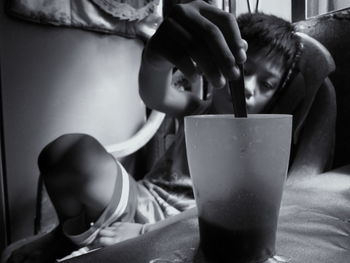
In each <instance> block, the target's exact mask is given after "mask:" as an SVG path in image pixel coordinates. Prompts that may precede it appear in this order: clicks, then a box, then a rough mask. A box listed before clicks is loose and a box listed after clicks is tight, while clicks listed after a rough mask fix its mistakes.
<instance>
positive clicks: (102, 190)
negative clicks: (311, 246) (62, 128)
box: [9, 134, 117, 262]
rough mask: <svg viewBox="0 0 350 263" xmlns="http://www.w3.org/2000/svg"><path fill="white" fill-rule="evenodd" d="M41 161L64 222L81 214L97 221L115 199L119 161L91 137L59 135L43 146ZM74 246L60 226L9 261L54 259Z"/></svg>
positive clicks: (45, 181)
mask: <svg viewBox="0 0 350 263" xmlns="http://www.w3.org/2000/svg"><path fill="white" fill-rule="evenodd" d="M38 164H39V169H40V172H41V176H43V179H44V183H45V185H46V188H47V191H48V193H49V196H50V198H51V200H52V202H53V205H54V207H55V209H56V212H57V214H58V217H59V219H60V222H61V223H62V222H64V220H67V219H69V218H71V217H75V216H78V215H79V214H81V213H85V215H86V217H87V218H88V220H89V221H94V220H95V219H96V218H97V217H98V216H99V215H100V214H101V212H102V211H103V209H104V208H105V207H106V206H107V204H108V202H109V200H110V199H111V196H112V194H113V191H114V183H115V180H116V177H117V167H116V163H115V160H114V159H113V157H112V156H111V155H109V154H108V153H107V152H106V151H105V149H104V148H103V146H102V145H101V144H100V143H99V142H98V141H97V140H95V139H94V138H92V137H91V136H88V135H83V134H68V135H63V136H61V137H59V138H58V139H56V140H55V141H53V142H51V143H50V144H48V145H47V146H46V147H45V148H44V149H43V151H42V152H41V153H40V156H39V160H38ZM74 249H75V246H74V245H73V244H72V243H71V242H70V241H69V240H68V239H66V238H65V237H64V235H63V233H62V229H61V225H60V226H58V227H57V228H56V229H55V230H54V231H53V232H51V233H49V234H47V235H45V236H43V237H42V238H40V239H38V240H36V241H34V242H31V243H29V244H28V245H26V246H23V247H21V248H19V249H18V250H16V251H14V253H13V254H12V256H11V258H10V260H9V262H54V260H55V259H56V258H59V257H62V256H65V255H67V254H69V253H70V252H71V251H72V250H74Z"/></svg>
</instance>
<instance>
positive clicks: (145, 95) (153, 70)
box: [139, 57, 200, 117]
mask: <svg viewBox="0 0 350 263" xmlns="http://www.w3.org/2000/svg"><path fill="white" fill-rule="evenodd" d="M172 70H173V69H172V67H171V65H167V64H165V63H164V66H163V67H159V66H154V65H152V64H151V63H149V62H148V61H147V59H146V58H144V57H143V58H142V63H141V67H140V72H139V93H140V96H141V98H142V100H143V101H144V103H145V104H146V106H147V107H148V108H151V109H155V110H158V111H161V112H164V113H166V114H169V115H171V116H175V117H179V116H184V115H187V114H189V113H191V112H193V111H194V110H195V109H196V108H198V107H199V105H200V99H199V98H198V97H196V95H194V94H192V93H191V92H188V91H182V90H179V89H176V88H175V87H173V86H172V85H171V81H172Z"/></svg>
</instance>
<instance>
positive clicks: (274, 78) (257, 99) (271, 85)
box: [213, 51, 284, 114]
mask: <svg viewBox="0 0 350 263" xmlns="http://www.w3.org/2000/svg"><path fill="white" fill-rule="evenodd" d="M276 61H277V62H276ZM281 61H282V58H281V60H276V59H269V58H268V57H267V56H266V55H265V52H260V53H256V52H255V53H252V54H250V53H249V51H248V57H247V61H246V63H245V65H244V83H245V100H246V104H247V111H248V113H250V114H255V113H261V111H262V110H263V109H264V108H265V107H266V105H267V104H268V103H269V102H270V100H271V99H272V97H273V95H274V94H275V93H276V91H277V89H278V87H279V85H280V82H281V80H282V77H283V73H284V70H283V68H282V62H281ZM213 105H214V108H215V110H216V111H217V112H218V113H220V114H230V113H233V107H232V102H231V96H230V91H229V89H228V88H222V89H214V91H213Z"/></svg>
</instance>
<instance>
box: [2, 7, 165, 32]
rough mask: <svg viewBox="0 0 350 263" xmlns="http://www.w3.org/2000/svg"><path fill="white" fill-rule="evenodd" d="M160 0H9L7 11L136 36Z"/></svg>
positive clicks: (31, 18)
mask: <svg viewBox="0 0 350 263" xmlns="http://www.w3.org/2000/svg"><path fill="white" fill-rule="evenodd" d="M158 4H159V0H60V1H54V0H36V1H31V0H11V1H10V0H8V1H7V5H6V10H7V12H8V14H10V15H12V16H16V17H18V18H21V19H24V20H27V21H31V22H35V23H41V24H49V25H55V26H66V27H75V28H81V29H85V30H92V31H98V32H103V33H109V34H116V35H120V36H123V37H128V38H135V37H136V36H137V28H136V27H137V24H138V23H140V21H141V20H144V19H146V18H147V17H149V16H150V15H152V14H155V12H156V8H157V5H158Z"/></svg>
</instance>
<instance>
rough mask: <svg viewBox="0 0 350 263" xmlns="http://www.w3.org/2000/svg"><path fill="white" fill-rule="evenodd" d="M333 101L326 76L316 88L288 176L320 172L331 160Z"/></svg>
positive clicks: (333, 129)
mask: <svg viewBox="0 0 350 263" xmlns="http://www.w3.org/2000/svg"><path fill="white" fill-rule="evenodd" d="M335 119H336V103H335V93H334V88H333V86H332V84H331V83H330V82H329V80H326V81H325V84H323V85H322V86H321V87H320V90H319V91H318V93H317V95H316V98H315V101H314V103H313V106H312V108H311V110H310V113H309V116H308V118H307V119H306V124H305V126H304V128H303V131H302V135H301V136H300V137H301V138H300V142H298V145H299V146H298V148H297V152H296V156H295V160H294V161H293V164H292V165H291V167H290V170H289V177H290V178H293V177H296V178H298V177H300V176H305V175H313V174H319V173H322V172H324V171H325V170H327V169H328V168H329V165H330V163H331V159H332V155H333V151H334V143H335Z"/></svg>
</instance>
